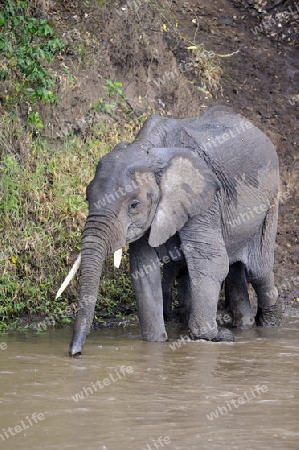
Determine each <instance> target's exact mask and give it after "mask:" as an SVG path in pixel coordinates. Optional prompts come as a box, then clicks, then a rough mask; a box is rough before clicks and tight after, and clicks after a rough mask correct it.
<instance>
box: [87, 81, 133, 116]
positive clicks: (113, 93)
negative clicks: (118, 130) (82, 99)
mask: <svg viewBox="0 0 299 450" xmlns="http://www.w3.org/2000/svg"><path fill="white" fill-rule="evenodd" d="M102 87H103V89H104V91H105V92H106V94H107V95H106V97H105V98H104V99H103V98H102V97H100V98H99V100H98V101H97V102H95V103H94V104H93V105H92V106H91V111H94V112H95V111H100V112H101V113H103V114H106V115H108V116H110V117H112V118H113V119H117V118H118V117H117V116H118V115H117V112H114V113H113V114H112V111H116V110H117V107H118V110H119V112H120V113H121V115H123V116H125V117H128V116H130V115H131V114H132V113H134V114H135V116H136V113H135V111H134V110H133V108H132V106H131V105H130V103H129V102H128V100H127V99H126V97H125V96H124V94H123V91H122V89H121V88H122V83H121V82H120V81H116V80H115V81H112V80H109V79H108V80H106V85H104V86H102ZM111 100H112V101H114V103H110V102H111ZM108 101H109V103H108Z"/></svg>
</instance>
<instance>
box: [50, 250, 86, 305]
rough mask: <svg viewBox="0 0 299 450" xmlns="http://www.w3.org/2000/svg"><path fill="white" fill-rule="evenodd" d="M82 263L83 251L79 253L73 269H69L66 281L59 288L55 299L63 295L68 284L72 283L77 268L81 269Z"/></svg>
mask: <svg viewBox="0 0 299 450" xmlns="http://www.w3.org/2000/svg"><path fill="white" fill-rule="evenodd" d="M80 263H81V253H79V255H78V258H77V259H76V261H75V262H74V264H73V267H72V268H71V270H70V271H69V273H68V275H67V276H66V278H65V280H64V282H63V283H62V285H61V286H60V288H59V289H58V292H57V295H56V297H55V300H56V299H57V298H58V297H60V296H61V294H62V293H63V291H64V290H65V289H66V288H67V286H68V285H69V284H70V282H71V281H72V279H73V278H74V276H75V274H76V272H77V270H78V269H79V266H80Z"/></svg>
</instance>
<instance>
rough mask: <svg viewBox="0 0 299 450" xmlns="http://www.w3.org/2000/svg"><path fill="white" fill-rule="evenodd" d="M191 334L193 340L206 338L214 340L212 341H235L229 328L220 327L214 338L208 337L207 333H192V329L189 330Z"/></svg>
mask: <svg viewBox="0 0 299 450" xmlns="http://www.w3.org/2000/svg"><path fill="white" fill-rule="evenodd" d="M189 335H190V338H191V339H192V340H193V341H197V340H200V339H204V340H205V341H212V342H234V340H235V338H234V335H233V333H232V332H231V331H230V330H228V329H227V328H218V330H217V335H216V337H212V338H208V337H207V336H206V335H205V336H203V335H202V336H198V335H194V333H192V331H191V330H189Z"/></svg>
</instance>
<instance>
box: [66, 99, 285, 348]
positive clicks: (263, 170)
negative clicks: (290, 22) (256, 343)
mask: <svg viewBox="0 0 299 450" xmlns="http://www.w3.org/2000/svg"><path fill="white" fill-rule="evenodd" d="M278 186H279V171H278V160H277V154H276V151H275V149H274V146H273V144H272V143H271V141H270V140H269V139H268V137H267V136H266V135H265V134H264V133H262V132H261V131H260V130H259V129H258V128H256V127H254V126H253V125H252V124H251V123H250V122H248V121H247V120H246V119H244V118H242V117H239V116H237V115H236V114H234V112H233V111H232V110H231V109H229V108H227V107H222V106H218V107H212V108H210V109H208V110H207V111H206V112H205V113H204V114H203V115H202V116H201V117H200V118H190V119H170V118H165V117H161V116H151V117H150V118H149V119H147V121H146V122H145V123H144V125H143V126H142V128H141V130H140V131H139V133H138V135H137V137H136V139H135V140H134V141H133V142H132V143H131V144H128V143H124V144H118V145H117V148H115V149H114V150H112V151H111V153H108V154H107V155H105V156H104V157H103V158H102V159H101V160H100V162H99V163H98V166H97V168H96V173H95V176H94V179H93V180H92V181H91V183H90V184H89V186H88V187H87V199H88V203H89V214H88V217H87V220H86V224H85V228H84V231H83V234H82V251H81V271H80V293H79V300H78V311H77V316H76V320H75V325H74V332H73V338H72V341H71V344H70V354H71V355H77V354H80V353H81V351H82V346H83V344H84V342H85V339H86V335H87V334H88V333H89V331H90V327H91V324H92V321H93V316H94V307H95V302H96V299H97V295H98V289H99V283H100V277H101V272H102V265H103V261H104V260H105V258H106V256H107V255H109V254H112V253H113V252H115V251H116V250H118V249H120V248H122V247H123V246H124V245H125V244H126V243H129V244H130V265H131V275H132V283H133V287H134V290H135V295H136V300H137V305H138V314H139V319H140V325H141V331H142V337H143V339H144V340H147V341H157V342H158V341H166V340H167V333H166V330H165V326H164V320H163V295H162V286H161V277H160V261H159V252H160V251H161V248H162V247H163V246H165V245H166V246H167V244H168V242H169V239H170V238H172V237H173V236H175V235H177V236H178V237H179V240H180V249H181V252H182V253H183V255H184V258H185V261H186V264H187V267H188V277H189V283H190V317H189V323H188V326H189V330H190V336H191V337H192V338H193V339H205V340H222V339H223V340H226V339H228V340H230V339H231V337H232V336H231V332H228V333H223V332H222V331H221V330H218V328H217V323H216V315H217V302H218V296H219V291H220V288H221V284H222V282H223V280H224V279H225V278H226V276H227V275H228V272H229V266H233V267H234V271H233V273H232V274H231V276H230V283H229V286H230V287H229V298H230V302H231V304H232V305H233V311H234V316H235V325H236V326H240V327H245V328H246V327H249V326H252V325H253V324H254V322H255V321H256V322H257V324H258V325H263V326H275V325H278V324H279V323H280V320H281V307H280V302H279V299H278V295H274V296H273V295H270V294H269V293H272V294H273V292H275V286H274V276H273V259H274V245H275V236H276V228H277V214H278ZM248 282H249V283H251V284H252V286H253V288H254V289H255V292H256V294H257V298H258V314H257V317H255V318H254V317H252V313H251V309H250V304H249V300H248V293H247V283H248ZM86 299H88V301H86Z"/></svg>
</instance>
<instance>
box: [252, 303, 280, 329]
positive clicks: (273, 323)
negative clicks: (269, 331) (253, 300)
mask: <svg viewBox="0 0 299 450" xmlns="http://www.w3.org/2000/svg"><path fill="white" fill-rule="evenodd" d="M281 320H282V308H281V301H280V300H279V299H278V300H277V302H276V303H275V304H274V305H272V306H268V307H267V308H258V311H257V315H256V318H255V321H256V324H257V325H258V326H260V327H277V326H278V325H280V324H281Z"/></svg>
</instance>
